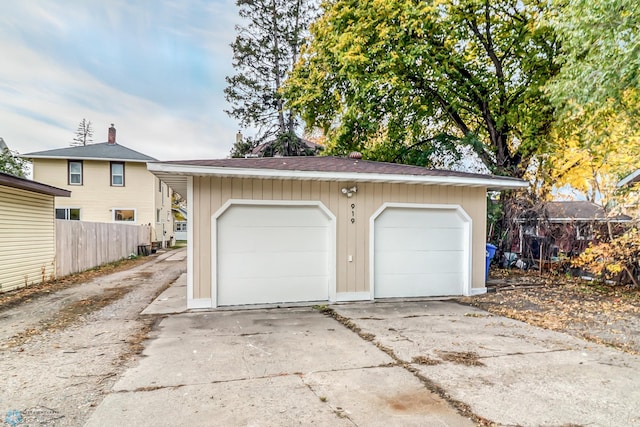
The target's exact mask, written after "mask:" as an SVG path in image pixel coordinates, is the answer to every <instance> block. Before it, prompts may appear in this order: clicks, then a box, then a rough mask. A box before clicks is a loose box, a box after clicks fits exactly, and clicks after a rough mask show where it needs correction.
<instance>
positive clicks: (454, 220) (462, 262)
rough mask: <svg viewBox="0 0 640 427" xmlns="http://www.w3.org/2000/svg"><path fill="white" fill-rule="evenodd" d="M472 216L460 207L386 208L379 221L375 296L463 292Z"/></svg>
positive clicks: (410, 295)
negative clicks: (467, 214) (468, 215)
mask: <svg viewBox="0 0 640 427" xmlns="http://www.w3.org/2000/svg"><path fill="white" fill-rule="evenodd" d="M469 221H470V219H469V218H468V217H467V216H466V215H465V214H463V213H462V212H461V211H460V210H459V209H456V208H416V207H387V208H386V209H385V210H383V211H382V212H381V213H380V215H379V216H377V217H376V218H375V220H374V260H373V262H374V295H375V298H389V297H422V296H443V295H461V294H463V293H464V289H465V286H468V277H469V268H470V263H469V244H470V243H469Z"/></svg>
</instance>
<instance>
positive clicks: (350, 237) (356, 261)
mask: <svg viewBox="0 0 640 427" xmlns="http://www.w3.org/2000/svg"><path fill="white" fill-rule="evenodd" d="M352 185H353V184H348V183H340V182H335V181H331V182H318V181H288V180H285V181H283V180H269V179H266V180H259V179H242V178H219V177H194V178H193V200H192V201H189V202H190V203H193V212H194V218H193V240H194V241H193V245H194V246H193V249H194V254H195V256H194V272H193V283H194V295H193V296H194V298H195V299H199V298H204V299H206V298H211V216H212V215H213V214H214V213H215V212H216V211H217V210H218V209H220V207H222V205H224V203H226V202H227V201H228V200H229V199H254V200H300V199H302V200H314V201H321V202H322V203H323V204H324V205H325V206H326V207H327V208H328V209H329V210H331V211H332V212H333V214H334V215H335V216H336V218H337V223H336V233H337V248H336V286H337V293H346V292H369V282H370V277H369V248H370V234H369V220H370V218H371V217H372V215H373V214H374V213H375V212H376V211H377V210H378V209H379V208H380V207H381V206H382V205H383V204H384V203H388V202H393V203H421V204H449V205H460V206H462V208H463V209H464V210H465V211H466V213H467V214H468V215H469V216H470V217H471V219H472V221H473V223H472V239H473V248H472V286H473V287H474V288H483V287H484V285H485V284H484V269H485V233H486V216H485V209H486V188H469V187H454V186H435V185H409V184H388V183H385V184H382V183H359V184H357V186H358V191H357V193H355V194H354V195H353V197H351V198H347V197H346V196H345V195H343V194H342V193H341V189H342V188H343V187H351V186H352ZM352 205H353V207H352ZM351 218H354V219H355V222H353V223H352V222H351ZM350 255H351V256H352V259H353V261H352V262H349V261H348V257H349V256H350Z"/></svg>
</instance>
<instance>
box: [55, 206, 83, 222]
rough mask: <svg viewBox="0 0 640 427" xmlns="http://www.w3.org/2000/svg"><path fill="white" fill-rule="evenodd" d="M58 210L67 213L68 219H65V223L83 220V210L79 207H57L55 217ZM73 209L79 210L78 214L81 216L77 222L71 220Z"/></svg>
mask: <svg viewBox="0 0 640 427" xmlns="http://www.w3.org/2000/svg"><path fill="white" fill-rule="evenodd" d="M58 209H64V210H65V211H66V212H65V216H66V217H67V218H65V219H64V220H63V221H81V220H82V209H81V208H79V207H77V206H69V207H67V206H56V207H55V208H54V212H53V213H54V216H55V213H56V212H55V211H57V210H58ZM71 209H77V210H78V214H79V216H80V218H79V219H78V220H75V219H71V218H70V217H71ZM56 219H57V218H56Z"/></svg>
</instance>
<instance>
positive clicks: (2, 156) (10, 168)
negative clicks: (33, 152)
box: [0, 138, 29, 178]
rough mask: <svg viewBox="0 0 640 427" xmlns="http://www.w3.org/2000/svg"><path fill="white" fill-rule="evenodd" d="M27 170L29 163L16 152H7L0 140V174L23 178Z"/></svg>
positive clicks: (7, 149) (2, 141)
mask: <svg viewBox="0 0 640 427" xmlns="http://www.w3.org/2000/svg"><path fill="white" fill-rule="evenodd" d="M28 168H29V163H28V162H27V161H26V160H25V159H23V158H22V157H20V155H19V154H18V153H17V152H15V151H11V150H9V148H7V146H6V145H5V144H4V140H3V139H2V138H0V172H4V173H8V174H11V175H15V176H19V177H21V178H25V177H26V175H27V169H28Z"/></svg>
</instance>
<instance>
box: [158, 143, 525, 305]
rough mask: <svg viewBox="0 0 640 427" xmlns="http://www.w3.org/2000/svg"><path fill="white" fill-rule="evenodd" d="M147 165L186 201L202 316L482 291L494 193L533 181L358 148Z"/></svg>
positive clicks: (191, 282)
mask: <svg viewBox="0 0 640 427" xmlns="http://www.w3.org/2000/svg"><path fill="white" fill-rule="evenodd" d="M147 167H148V168H149V170H151V171H152V172H153V173H154V174H155V175H156V176H158V178H160V179H162V180H163V182H166V183H168V184H169V185H170V186H171V187H172V188H173V189H174V190H176V191H177V192H178V193H180V194H186V200H187V211H188V212H187V213H188V216H189V219H190V220H189V223H188V225H187V227H188V229H187V234H188V239H187V241H188V243H187V253H188V256H187V259H188V263H187V306H188V307H189V308H193V309H203V308H204V309H206V308H216V307H221V306H225V307H228V306H237V305H249V304H252V305H256V304H278V305H280V304H281V303H284V304H293V303H305V302H309V303H311V304H317V303H318V302H322V303H325V304H326V303H334V302H336V303H337V302H349V301H373V300H376V299H380V298H407V297H429V296H447V295H467V296H471V295H479V294H482V293H484V292H486V286H485V259H486V258H485V248H486V231H487V228H486V218H487V216H486V213H487V210H486V208H487V191H488V190H491V191H497V190H502V189H512V190H515V189H518V188H525V187H526V186H527V185H528V183H527V182H525V181H522V180H520V179H515V178H506V177H498V176H492V175H483V174H475V173H467V172H457V171H445V170H435V169H427V168H424V167H420V166H410V165H402V164H393V163H382V162H374V161H368V160H364V159H362V156H361V155H360V154H359V153H351V154H350V155H349V157H332V156H300V157H281V158H277V157H263V158H230V159H212V160H183V161H175V162H157V163H149V164H148V165H147ZM192 218H193V221H192V220H191V219H192Z"/></svg>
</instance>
